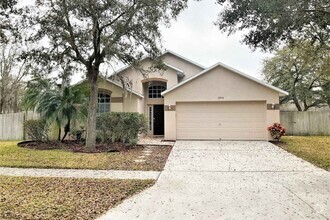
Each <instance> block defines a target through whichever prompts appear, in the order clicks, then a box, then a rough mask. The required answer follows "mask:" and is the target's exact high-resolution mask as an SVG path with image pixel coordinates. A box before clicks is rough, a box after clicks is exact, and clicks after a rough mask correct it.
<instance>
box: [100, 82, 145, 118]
mask: <svg viewBox="0 0 330 220" xmlns="http://www.w3.org/2000/svg"><path fill="white" fill-rule="evenodd" d="M98 86H99V91H105V92H108V93H110V94H111V99H112V100H113V99H114V98H123V102H119V103H116V102H113V101H111V105H110V109H111V111H112V112H139V113H143V109H141V102H142V101H141V100H142V98H141V97H139V96H137V95H135V94H134V93H131V92H129V91H124V90H123V89H122V88H120V87H119V86H117V85H115V84H113V83H111V82H109V81H106V80H100V81H99V85H98Z"/></svg>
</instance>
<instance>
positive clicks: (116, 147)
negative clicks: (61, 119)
mask: <svg viewBox="0 0 330 220" xmlns="http://www.w3.org/2000/svg"><path fill="white" fill-rule="evenodd" d="M17 146H19V147H24V148H29V149H34V150H52V149H62V150H68V151H72V152H79V153H102V152H125V151H129V150H130V149H133V148H139V147H142V146H138V145H129V144H124V143H120V142H116V143H108V144H97V145H96V149H95V150H93V151H87V150H86V149H85V143H84V142H81V141H71V140H66V141H63V142H59V141H47V142H43V141H23V142H19V143H18V144H17Z"/></svg>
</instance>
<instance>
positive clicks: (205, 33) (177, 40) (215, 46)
mask: <svg viewBox="0 0 330 220" xmlns="http://www.w3.org/2000/svg"><path fill="white" fill-rule="evenodd" d="M220 10H221V7H220V5H218V4H215V0H203V1H200V2H196V1H193V0H190V3H189V7H188V8H187V9H186V10H185V11H183V12H182V14H180V16H179V18H178V20H177V21H173V23H172V26H171V27H170V28H169V29H163V38H164V46H165V48H166V49H169V50H172V51H174V52H176V53H179V54H180V55H183V56H184V57H187V58H189V59H191V60H193V61H195V62H197V63H200V64H202V65H203V66H206V67H208V66H211V65H213V64H215V63H217V62H222V63H224V64H227V65H229V66H231V67H233V68H235V69H238V70H240V71H242V72H244V73H246V74H249V75H251V76H253V77H256V78H259V79H262V77H261V74H260V73H261V69H262V60H263V59H265V58H266V57H269V56H270V54H265V53H262V52H260V51H255V52H253V51H252V50H251V49H250V48H249V47H248V46H246V45H244V44H242V43H241V40H242V33H236V34H235V35H231V36H229V37H228V36H227V34H226V33H221V32H220V31H219V29H218V28H217V27H216V26H215V25H214V22H215V21H216V20H217V15H218V13H219V12H220Z"/></svg>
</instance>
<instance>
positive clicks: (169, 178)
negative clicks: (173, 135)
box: [101, 141, 330, 220]
mask: <svg viewBox="0 0 330 220" xmlns="http://www.w3.org/2000/svg"><path fill="white" fill-rule="evenodd" d="M329 195H330V173H329V172H327V171H324V170H322V169H319V168H317V167H315V166H313V165H312V164H310V163H308V162H306V161H304V160H302V159H300V158H297V157H295V156H293V155H291V154H289V153H287V152H286V151H284V150H282V149H279V148H278V147H276V146H275V145H273V144H271V143H268V142H261V141H259V142H258V141H254V142H253V141H250V142H245V141H237V142H235V141H227V142H226V141H223V142H220V141H177V142H176V144H175V146H174V148H173V151H172V152H171V155H170V157H169V159H168V162H167V164H166V167H165V170H164V171H163V172H162V174H161V175H160V178H159V179H158V181H157V183H156V184H155V185H154V186H153V187H151V188H149V189H147V190H145V191H144V192H142V193H140V194H138V195H136V196H133V197H132V198H130V199H128V200H126V201H124V203H122V204H121V205H119V206H117V207H116V208H114V209H112V210H110V211H109V212H108V213H107V214H106V215H105V216H103V217H102V218H101V219H111V220H116V219H157V220H158V219H179V220H184V219H328V218H329V216H330V205H329V204H330V196H329Z"/></svg>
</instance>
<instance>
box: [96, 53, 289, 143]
mask: <svg viewBox="0 0 330 220" xmlns="http://www.w3.org/2000/svg"><path fill="white" fill-rule="evenodd" d="M161 58H162V59H163V62H164V64H165V65H166V70H165V71H161V72H152V73H149V76H148V78H145V77H144V76H143V75H142V74H141V72H140V71H139V70H136V69H134V68H132V67H125V68H123V69H121V70H119V71H118V72H117V74H122V76H125V77H128V78H129V79H130V80H131V83H132V88H131V89H132V91H131V93H128V95H127V92H125V91H124V90H123V89H122V87H121V84H120V83H117V82H114V81H111V80H102V81H100V83H99V112H107V111H119V112H122V111H123V112H139V113H142V114H144V115H145V116H146V117H147V118H148V126H149V127H148V135H151V136H164V139H166V140H178V139H195V140H196V139H197V140H269V139H270V136H269V134H268V131H267V127H268V126H270V125H272V124H273V123H274V122H279V121H280V119H279V114H280V113H279V96H281V95H287V92H285V91H283V90H281V89H279V88H276V87H274V86H271V85H268V84H266V83H264V82H261V81H259V80H257V79H254V78H253V77H251V76H249V75H246V74H244V73H242V72H239V71H237V70H235V69H233V68H231V67H228V66H226V65H224V64H221V63H217V64H215V65H213V66H211V67H209V68H205V67H203V66H201V65H199V64H197V63H195V62H193V61H190V60H189V59H186V58H184V57H182V56H180V55H178V54H176V53H174V52H171V51H166V52H165V53H164V54H163V55H162V57H161ZM141 65H142V66H144V67H145V68H147V67H148V66H150V65H151V61H150V60H149V59H148V58H145V59H143V60H141Z"/></svg>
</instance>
